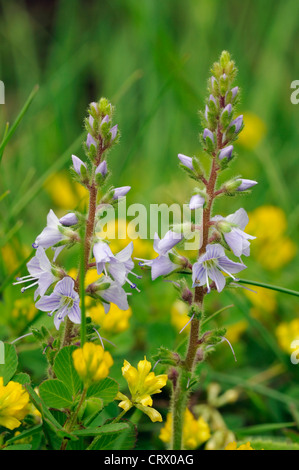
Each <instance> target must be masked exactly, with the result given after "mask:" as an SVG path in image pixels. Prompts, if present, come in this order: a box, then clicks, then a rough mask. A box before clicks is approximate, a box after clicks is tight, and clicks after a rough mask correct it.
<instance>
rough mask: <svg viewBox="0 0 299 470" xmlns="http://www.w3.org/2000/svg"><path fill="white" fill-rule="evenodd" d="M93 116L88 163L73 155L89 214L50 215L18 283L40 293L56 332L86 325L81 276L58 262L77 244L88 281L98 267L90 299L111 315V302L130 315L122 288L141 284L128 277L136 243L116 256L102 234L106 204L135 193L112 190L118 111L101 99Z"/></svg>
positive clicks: (88, 125)
mask: <svg viewBox="0 0 299 470" xmlns="http://www.w3.org/2000/svg"><path fill="white" fill-rule="evenodd" d="M88 111H89V115H88V117H87V118H86V120H85V127H86V131H87V138H86V142H85V145H84V148H85V153H86V157H87V161H83V160H81V159H80V158H79V157H77V156H76V155H72V173H73V176H74V179H75V181H77V183H80V184H81V185H82V186H83V187H84V188H85V189H86V190H87V191H88V192H89V209H88V213H87V214H84V213H81V212H79V211H74V212H68V213H67V214H65V215H64V216H62V217H61V218H58V217H57V216H56V214H55V213H54V212H53V211H52V210H50V212H49V214H48V216H47V225H46V227H45V228H44V229H43V230H42V232H41V233H40V234H39V235H38V236H37V238H36V239H35V241H34V243H33V245H32V246H33V247H34V248H36V254H35V256H34V257H33V258H32V259H31V260H30V261H29V262H28V264H27V269H28V272H29V275H25V276H23V277H20V278H17V280H16V282H15V284H26V286H24V287H23V288H22V289H21V291H22V292H24V291H25V290H26V289H28V288H29V287H35V288H36V290H35V293H34V299H35V301H36V307H37V308H38V309H39V310H41V311H44V312H47V313H48V315H50V316H52V315H54V324H55V327H56V328H57V329H59V328H60V324H61V322H64V320H65V318H68V319H69V320H70V321H71V322H72V323H74V324H79V323H80V322H81V308H80V299H79V278H80V275H79V274H78V275H77V277H74V278H72V277H70V276H68V275H67V273H66V272H65V271H64V269H62V268H61V267H59V266H58V265H57V263H56V260H57V257H58V256H59V254H60V253H61V251H62V250H63V249H64V248H71V247H72V246H73V245H75V244H78V243H79V244H81V245H83V246H84V266H83V270H84V273H83V275H84V277H85V276H86V274H87V272H88V270H89V269H90V268H91V267H93V266H96V268H97V273H98V279H97V280H96V281H95V282H92V283H91V284H89V285H88V286H86V294H87V295H89V296H91V297H93V298H96V299H97V300H99V301H101V302H102V304H103V306H104V310H105V313H108V311H109V309H110V304H111V303H113V304H116V305H117V306H118V307H119V308H120V309H121V310H125V311H126V310H128V308H129V305H128V301H127V295H128V294H127V293H126V291H125V290H124V288H123V286H124V284H125V283H128V284H129V285H130V287H131V288H133V289H137V286H136V284H135V283H133V282H132V281H131V280H130V279H129V275H135V274H134V273H133V272H132V270H133V267H134V263H133V261H132V252H133V243H132V242H131V243H129V244H128V245H127V246H126V247H124V248H123V249H122V250H121V251H119V252H118V253H116V254H113V252H112V250H111V248H110V247H109V244H108V243H107V241H105V240H104V239H102V238H101V237H100V235H99V233H101V217H102V215H103V211H104V210H105V207H106V206H107V204H108V205H115V204H117V203H118V201H119V200H120V199H121V198H123V197H124V196H125V195H126V194H127V193H128V191H129V190H130V187H129V186H123V187H119V188H114V187H108V186H107V180H108V177H109V168H108V164H107V160H106V157H107V154H108V151H109V150H110V148H111V147H112V146H113V145H114V144H115V143H116V142H117V141H118V138H119V131H118V126H117V125H112V116H113V107H112V106H111V104H110V103H109V102H108V101H107V100H106V99H105V98H102V99H101V100H100V101H99V102H98V103H94V102H93V103H91V104H90V106H89V110H88ZM49 248H52V249H53V251H54V256H53V259H52V261H50V259H49V258H48V255H47V253H46V250H48V249H49ZM93 259H94V261H93ZM135 276H136V275H135ZM137 277H138V278H139V277H140V276H137ZM50 289H52V292H50ZM137 290H139V289H137Z"/></svg>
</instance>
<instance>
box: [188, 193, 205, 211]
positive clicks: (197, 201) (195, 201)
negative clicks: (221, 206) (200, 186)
mask: <svg viewBox="0 0 299 470" xmlns="http://www.w3.org/2000/svg"><path fill="white" fill-rule="evenodd" d="M204 203H205V198H204V197H203V196H200V195H199V194H194V196H192V197H191V199H190V202H189V209H191V210H194V209H199V208H200V207H203V205H204Z"/></svg>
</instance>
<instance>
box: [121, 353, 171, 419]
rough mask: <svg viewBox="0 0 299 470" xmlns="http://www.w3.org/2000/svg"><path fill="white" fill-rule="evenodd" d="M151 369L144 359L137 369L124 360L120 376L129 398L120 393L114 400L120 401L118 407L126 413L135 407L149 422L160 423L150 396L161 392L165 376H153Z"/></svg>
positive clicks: (165, 380)
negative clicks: (122, 377) (128, 391)
mask: <svg viewBox="0 0 299 470" xmlns="http://www.w3.org/2000/svg"><path fill="white" fill-rule="evenodd" d="M151 367H152V365H151V363H150V362H149V361H147V360H146V358H144V360H143V361H139V362H138V366H137V369H136V368H135V367H133V366H131V364H130V363H129V362H128V361H126V360H125V361H124V365H123V367H122V374H123V376H124V378H125V379H126V381H127V383H128V386H129V390H130V392H131V398H128V397H126V395H124V394H123V393H120V392H119V393H118V395H117V397H116V398H117V400H121V401H120V403H119V405H118V406H119V407H120V408H122V409H123V410H125V411H128V410H129V409H130V408H132V407H133V406H135V407H136V408H138V409H139V410H141V411H142V412H143V413H145V414H146V415H148V417H149V418H150V419H151V421H153V422H155V421H162V416H161V415H160V413H159V412H158V411H157V410H155V409H154V408H152V405H153V400H152V397H151V395H154V394H156V393H160V392H161V388H163V387H164V386H165V385H166V382H167V375H166V374H162V375H155V373H154V372H150V370H151Z"/></svg>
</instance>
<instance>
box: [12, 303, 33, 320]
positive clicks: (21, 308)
mask: <svg viewBox="0 0 299 470" xmlns="http://www.w3.org/2000/svg"><path fill="white" fill-rule="evenodd" d="M36 313H37V310H36V308H35V305H34V303H33V302H32V300H31V299H30V298H29V297H22V298H21V299H16V300H15V302H14V305H13V309H12V312H11V315H12V317H13V318H18V319H19V320H20V319H23V320H26V321H31V320H33V318H34V317H35V315H36Z"/></svg>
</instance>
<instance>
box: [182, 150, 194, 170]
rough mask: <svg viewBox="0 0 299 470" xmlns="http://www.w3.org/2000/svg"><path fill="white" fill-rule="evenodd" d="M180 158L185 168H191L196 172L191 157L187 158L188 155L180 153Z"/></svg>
mask: <svg viewBox="0 0 299 470" xmlns="http://www.w3.org/2000/svg"><path fill="white" fill-rule="evenodd" d="M178 158H179V160H180V161H181V163H182V164H183V165H184V166H185V167H187V168H189V170H194V168H193V165H192V158H191V157H187V156H186V155H183V154H182V153H179V154H178Z"/></svg>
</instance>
